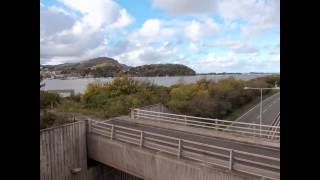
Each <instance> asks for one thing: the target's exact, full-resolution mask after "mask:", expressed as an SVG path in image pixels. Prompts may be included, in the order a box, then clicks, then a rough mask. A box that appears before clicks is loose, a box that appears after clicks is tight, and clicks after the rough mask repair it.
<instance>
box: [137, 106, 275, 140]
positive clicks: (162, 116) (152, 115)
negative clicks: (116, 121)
mask: <svg viewBox="0 0 320 180" xmlns="http://www.w3.org/2000/svg"><path fill="white" fill-rule="evenodd" d="M131 118H132V119H147V120H153V121H158V122H159V121H160V122H167V123H174V124H180V125H186V126H194V127H201V128H209V129H214V130H217V131H225V132H231V133H241V134H245V135H252V136H258V137H263V138H272V139H275V140H276V139H279V138H280V126H279V127H276V126H270V125H260V124H253V123H245V122H236V121H226V120H220V119H211V118H202V117H195V116H187V115H180V114H172V113H164V112H155V111H149V110H143V109H132V110H131ZM260 126H261V127H260ZM274 128H277V131H272V129H274ZM260 129H261V130H260ZM271 132H273V135H272V136H270V133H271Z"/></svg>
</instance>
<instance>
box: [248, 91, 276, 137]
mask: <svg viewBox="0 0 320 180" xmlns="http://www.w3.org/2000/svg"><path fill="white" fill-rule="evenodd" d="M244 89H245V90H248V89H252V90H260V137H261V125H262V90H265V89H275V90H280V87H278V86H277V85H275V87H274V88H251V87H244Z"/></svg>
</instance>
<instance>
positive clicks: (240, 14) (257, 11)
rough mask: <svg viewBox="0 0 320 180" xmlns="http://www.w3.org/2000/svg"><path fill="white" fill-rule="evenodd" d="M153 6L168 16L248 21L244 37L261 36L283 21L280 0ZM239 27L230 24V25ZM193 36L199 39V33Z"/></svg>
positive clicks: (182, 0) (181, 0) (185, 0)
mask: <svg viewBox="0 0 320 180" xmlns="http://www.w3.org/2000/svg"><path fill="white" fill-rule="evenodd" d="M153 6H154V7H157V8H160V9H163V10H164V11H165V12H166V13H167V14H169V15H193V16H195V15H196V16H198V15H201V16H202V15H203V14H206V15H213V14H217V15H219V16H220V17H222V18H223V19H224V20H225V21H232V20H235V19H243V20H245V21H246V23H247V24H245V25H243V26H242V27H241V31H242V34H243V35H244V36H245V37H252V36H253V35H259V34H260V33H262V32H263V31H265V30H266V29H270V28H273V27H277V26H279V24H280V0H241V1H239V0H202V1H197V2H195V1H193V0H175V1H171V0H153ZM236 26H237V25H236V24H234V23H233V24H229V27H230V28H236ZM194 27H196V26H194ZM193 38H194V39H195V38H197V35H194V37H193Z"/></svg>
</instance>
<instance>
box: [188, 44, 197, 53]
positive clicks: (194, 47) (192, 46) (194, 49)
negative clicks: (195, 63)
mask: <svg viewBox="0 0 320 180" xmlns="http://www.w3.org/2000/svg"><path fill="white" fill-rule="evenodd" d="M189 49H190V50H191V51H192V52H198V50H199V49H198V47H197V45H195V44H194V43H190V44H189Z"/></svg>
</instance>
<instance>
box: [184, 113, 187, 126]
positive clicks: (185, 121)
mask: <svg viewBox="0 0 320 180" xmlns="http://www.w3.org/2000/svg"><path fill="white" fill-rule="evenodd" d="M184 123H185V125H186V126H187V116H186V115H184Z"/></svg>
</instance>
